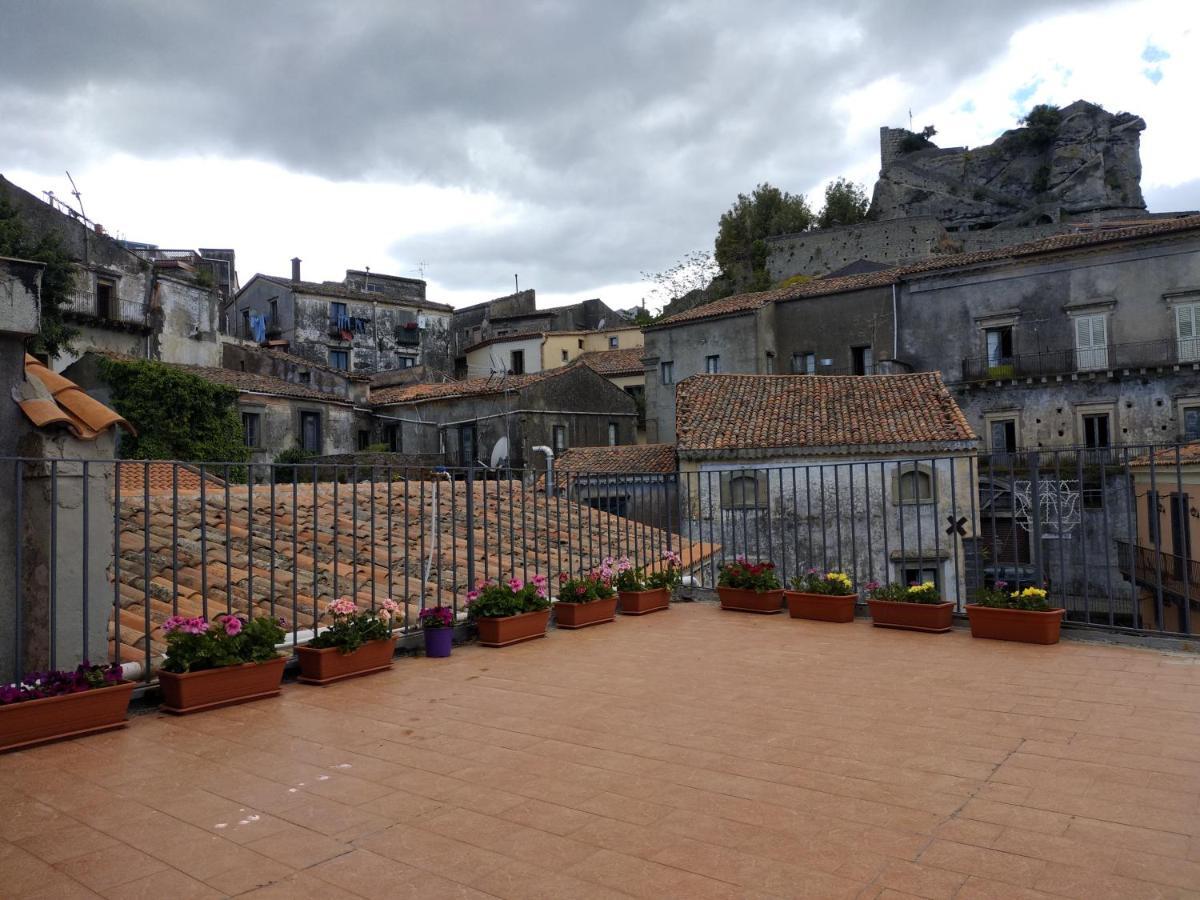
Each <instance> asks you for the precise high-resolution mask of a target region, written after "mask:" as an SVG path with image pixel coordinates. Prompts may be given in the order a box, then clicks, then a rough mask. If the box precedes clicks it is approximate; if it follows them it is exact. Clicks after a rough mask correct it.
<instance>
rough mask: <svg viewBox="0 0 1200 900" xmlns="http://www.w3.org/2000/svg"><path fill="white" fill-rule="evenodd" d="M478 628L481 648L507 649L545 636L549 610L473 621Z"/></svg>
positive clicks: (548, 622) (487, 617) (488, 617)
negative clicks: (511, 645)
mask: <svg viewBox="0 0 1200 900" xmlns="http://www.w3.org/2000/svg"><path fill="white" fill-rule="evenodd" d="M475 624H476V625H478V626H479V644H480V646H483V647H507V646H508V645H509V644H520V643H521V642H522V641H532V640H536V639H537V638H544V637H545V636H546V626H547V625H549V624H550V610H548V609H539V610H535V611H534V612H527V613H521V614H520V615H517V616H503V617H495V618H493V617H491V616H486V617H483V618H480V619H476V620H475Z"/></svg>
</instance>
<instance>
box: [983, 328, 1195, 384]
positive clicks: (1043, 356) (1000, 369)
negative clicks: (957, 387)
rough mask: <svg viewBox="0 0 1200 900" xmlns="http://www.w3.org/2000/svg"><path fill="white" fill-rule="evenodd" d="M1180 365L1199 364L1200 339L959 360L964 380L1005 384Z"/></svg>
mask: <svg viewBox="0 0 1200 900" xmlns="http://www.w3.org/2000/svg"><path fill="white" fill-rule="evenodd" d="M1181 363H1187V364H1190V363H1200V339H1191V338H1188V339H1183V340H1174V339H1164V340H1158V341H1141V342H1137V343H1130V344H1110V345H1108V346H1107V347H1092V348H1088V349H1084V350H1079V349H1074V348H1072V349H1067V350H1044V351H1041V352H1039V353H1021V354H1016V355H1013V356H977V357H974V358H970V359H964V360H963V361H962V377H963V381H1004V380H1006V379H1009V378H1026V377H1029V376H1041V375H1068V374H1074V373H1076V372H1111V371H1113V370H1115V369H1141V368H1147V367H1157V366H1170V365H1176V364H1181Z"/></svg>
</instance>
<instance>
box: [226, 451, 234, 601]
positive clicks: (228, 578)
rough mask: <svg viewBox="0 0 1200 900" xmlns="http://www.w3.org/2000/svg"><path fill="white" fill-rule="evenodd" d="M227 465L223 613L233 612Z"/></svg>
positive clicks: (227, 474)
mask: <svg viewBox="0 0 1200 900" xmlns="http://www.w3.org/2000/svg"><path fill="white" fill-rule="evenodd" d="M229 472H230V467H229V464H228V463H226V464H225V612H227V613H231V612H233V538H232V536H231V535H232V532H231V526H232V522H231V521H230V511H229V510H230V504H229Z"/></svg>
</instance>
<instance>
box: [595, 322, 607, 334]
mask: <svg viewBox="0 0 1200 900" xmlns="http://www.w3.org/2000/svg"><path fill="white" fill-rule="evenodd" d="M607 321H608V319H601V320H600V324H599V325H597V326H596V330H597V331H603V330H604V323H605V322H607Z"/></svg>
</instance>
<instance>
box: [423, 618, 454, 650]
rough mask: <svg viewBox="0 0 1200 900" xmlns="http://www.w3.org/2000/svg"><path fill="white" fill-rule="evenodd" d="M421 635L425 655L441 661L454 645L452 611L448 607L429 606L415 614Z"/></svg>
mask: <svg viewBox="0 0 1200 900" xmlns="http://www.w3.org/2000/svg"><path fill="white" fill-rule="evenodd" d="M417 621H418V622H420V623H421V633H422V634H424V635H425V655H426V656H431V657H434V658H437V659H442V658H444V657H447V656H449V655H450V648H451V647H452V646H453V645H454V610H452V609H451V608H450V607H448V606H430V607H427V608H425V609H422V610H421V611H420V612H419V613H417Z"/></svg>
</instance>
